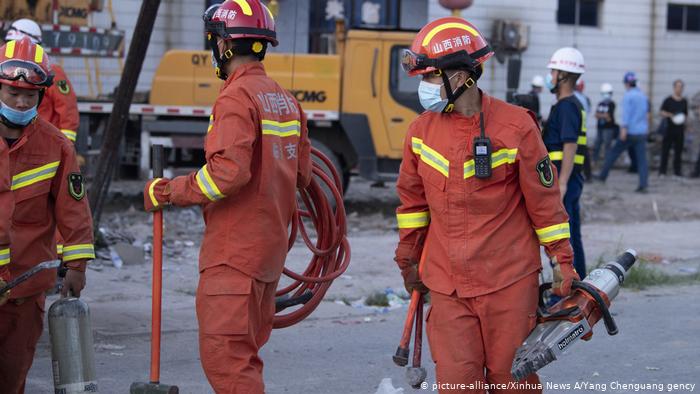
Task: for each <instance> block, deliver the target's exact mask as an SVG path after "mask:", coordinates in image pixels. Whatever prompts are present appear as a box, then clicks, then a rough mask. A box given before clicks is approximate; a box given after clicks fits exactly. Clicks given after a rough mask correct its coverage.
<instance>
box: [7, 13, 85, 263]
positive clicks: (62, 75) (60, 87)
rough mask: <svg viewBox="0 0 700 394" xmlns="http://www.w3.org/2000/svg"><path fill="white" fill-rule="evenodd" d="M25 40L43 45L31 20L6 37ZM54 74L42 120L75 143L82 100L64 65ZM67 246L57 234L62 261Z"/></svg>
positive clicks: (13, 27) (80, 161) (20, 22)
mask: <svg viewBox="0 0 700 394" xmlns="http://www.w3.org/2000/svg"><path fill="white" fill-rule="evenodd" d="M24 37H29V39H30V40H32V42H33V43H34V44H37V45H42V42H41V39H42V33H41V27H40V26H39V24H37V23H36V22H34V21H33V20H31V19H26V18H24V19H18V20H16V21H14V22H12V25H10V29H9V30H8V31H7V34H6V35H5V41H10V40H21V39H22V38H24ZM51 73H52V74H53V84H52V85H51V86H49V87H48V88H46V89H45V90H44V97H43V99H42V100H41V104H40V105H39V116H40V117H41V118H43V119H44V120H46V121H48V122H49V123H51V124H52V125H54V126H56V128H57V129H59V130H60V131H61V133H63V135H65V136H66V138H68V139H69V140H71V142H73V143H75V140H76V139H77V137H78V126H79V124H80V113H79V112H78V98H77V97H76V95H75V92H74V91H73V85H72V84H71V83H70V81H69V80H68V76H67V75H66V72H65V71H64V70H63V67H61V65H59V64H55V63H52V64H51ZM76 157H77V159H78V165H79V166H82V165H84V164H85V158H84V157H83V156H82V155H80V154H78V155H77V156H76ZM63 245H64V241H63V238H62V237H61V234H58V233H57V234H56V252H57V253H58V255H59V257H60V256H62V255H63Z"/></svg>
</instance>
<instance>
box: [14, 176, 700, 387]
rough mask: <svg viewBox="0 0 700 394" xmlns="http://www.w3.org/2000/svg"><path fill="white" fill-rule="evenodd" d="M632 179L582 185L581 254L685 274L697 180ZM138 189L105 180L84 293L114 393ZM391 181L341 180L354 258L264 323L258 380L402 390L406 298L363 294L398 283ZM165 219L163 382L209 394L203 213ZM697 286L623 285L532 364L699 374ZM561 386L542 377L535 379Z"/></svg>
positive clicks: (699, 246)
mask: <svg viewBox="0 0 700 394" xmlns="http://www.w3.org/2000/svg"><path fill="white" fill-rule="evenodd" d="M636 185H637V178H636V175H633V174H627V173H625V172H624V171H622V170H617V171H614V172H613V173H612V174H611V176H610V178H609V179H608V181H607V183H605V184H600V183H592V184H586V186H585V190H584V196H583V200H582V201H583V218H584V219H583V221H584V226H583V235H584V245H585V249H586V254H587V260H588V263H589V266H595V265H596V264H597V263H598V262H599V261H604V260H606V259H609V258H612V257H614V256H615V254H617V253H618V252H620V251H622V250H625V249H627V248H634V249H636V250H637V251H638V252H639V254H640V256H642V257H643V258H644V260H646V261H648V264H647V265H648V266H649V267H651V268H652V269H658V270H661V271H663V272H665V273H667V274H668V275H674V276H676V275H696V274H697V273H698V270H699V269H700V241H699V239H700V180H693V179H675V178H663V179H662V178H658V177H657V176H656V175H651V176H650V187H649V193H648V194H636V193H634V192H633V191H634V189H635V188H636ZM141 187H142V186H141V184H140V183H137V182H117V183H116V184H115V185H114V187H113V189H112V194H113V196H114V198H113V201H112V203H111V205H110V207H109V209H108V210H107V212H106V213H105V214H104V217H103V222H102V228H104V229H105V235H106V237H105V238H106V239H107V240H108V242H109V243H110V244H111V245H112V251H113V253H112V256H110V254H109V251H108V250H103V251H102V252H101V254H100V255H101V256H102V257H103V259H98V260H96V261H95V262H93V264H92V265H91V267H90V270H89V271H88V287H87V289H86V290H85V292H84V296H83V299H84V300H85V301H86V302H88V303H89V304H90V306H91V309H92V322H93V329H94V331H95V341H96V358H97V363H98V374H99V382H100V392H102V393H125V392H127V391H128V387H129V384H130V382H131V381H133V380H145V379H146V378H147V374H148V369H147V368H148V362H149V355H148V350H149V345H148V333H149V329H150V282H151V268H150V259H149V256H150V253H149V252H150V242H151V235H150V234H151V224H150V217H149V215H147V214H146V213H144V212H142V211H141V209H140V207H141V197H140V196H139V193H140V190H141ZM394 188H395V185H394V184H391V183H387V184H386V185H385V186H384V187H372V185H371V184H370V183H369V182H366V181H362V180H358V179H354V180H353V181H352V183H351V185H350V188H349V190H348V193H347V196H346V200H347V203H346V206H347V211H348V218H349V227H348V228H349V235H348V237H349V240H350V244H351V247H352V256H353V258H352V262H351V266H350V268H349V269H348V271H347V273H346V274H345V275H344V276H342V277H341V278H339V279H337V280H336V281H335V283H334V284H333V286H332V287H331V290H330V291H329V293H328V294H327V297H326V300H325V301H324V302H323V303H322V305H321V307H319V309H318V310H317V311H316V312H315V313H314V315H312V317H311V318H309V319H307V320H306V321H305V322H303V323H302V324H299V325H297V326H295V327H293V328H289V329H285V330H278V331H275V332H274V333H273V336H272V340H271V342H270V343H269V344H268V345H267V346H266V348H265V349H264V352H263V356H264V359H265V361H266V363H267V365H266V381H267V382H268V383H267V384H268V386H267V390H268V392H270V393H302V392H305V393H370V394H371V393H374V392H375V390H376V389H377V386H378V385H379V382H380V380H381V379H382V378H385V377H390V378H392V379H393V384H394V386H398V387H403V388H404V390H405V392H410V391H413V390H412V389H410V387H408V385H407V384H406V382H405V379H404V372H403V371H402V370H401V369H399V368H398V367H395V366H393V364H392V363H391V357H390V356H391V354H392V353H393V351H394V349H395V347H396V345H397V343H398V339H399V336H400V332H401V326H402V320H403V318H404V315H405V309H406V308H405V306H402V305H401V303H398V304H395V305H394V306H393V307H391V308H385V309H382V308H372V307H367V306H363V302H362V300H363V299H364V297H367V296H369V295H372V294H376V293H385V292H386V289H394V291H396V292H400V291H401V288H402V283H401V278H400V275H399V273H398V271H397V269H396V267H395V264H394V263H393V261H392V258H393V251H394V248H395V244H396V241H397V231H396V222H395V219H394V209H395V207H396V205H397V204H398V198H397V197H396V194H395V190H394ZM165 218H166V219H165V220H166V242H165V256H166V257H165V260H166V261H165V264H164V265H165V268H164V305H163V308H164V331H165V335H164V339H163V344H164V345H163V353H164V357H163V360H164V366H163V371H164V372H163V379H162V381H164V382H173V383H177V384H180V387H181V392H183V393H210V392H212V391H211V389H210V388H208V386H207V384H206V379H205V378H204V375H203V373H202V371H201V367H200V365H199V360H198V354H197V331H196V329H197V324H196V318H195V315H194V294H195V289H196V284H197V274H198V273H197V258H198V249H199V243H200V241H201V237H202V231H203V222H202V219H201V216H200V213H199V210H198V209H197V208H191V209H169V210H168V211H167V212H166V214H165ZM114 255H120V256H121V263H122V264H123V265H121V268H117V267H115V265H116V266H119V265H120V264H119V261H118V260H117V264H115V263H114V259H112V257H113V256H114ZM144 256H145V257H144ZM308 257H309V253H308V252H307V251H305V250H304V248H303V245H302V244H300V243H299V242H298V243H297V246H296V247H295V248H294V249H293V250H292V252H291V253H290V256H289V259H288V267H291V268H292V269H296V270H300V269H301V268H303V267H304V266H305V263H306V261H308ZM698 284H699V283H696V282H693V283H690V284H686V285H684V286H675V287H654V286H651V287H649V288H647V289H646V290H643V291H639V290H636V289H624V290H623V291H622V293H621V295H620V297H619V298H618V300H617V301H616V303H615V305H614V307H613V310H614V312H615V313H616V315H617V317H618V320H619V321H618V325H620V327H621V334H620V335H619V336H617V337H608V336H607V335H606V334H605V331H604V330H603V329H602V326H601V327H599V328H597V330H596V332H597V334H596V336H595V337H594V339H593V340H592V341H591V342H590V343H586V344H583V345H577V348H576V349H577V350H576V351H575V352H573V353H572V354H570V355H569V357H568V358H566V359H564V360H561V361H558V362H555V363H554V364H552V365H550V366H548V367H546V368H545V369H543V370H542V373H541V374H540V375H541V376H542V379H543V381H546V382H550V383H552V384H553V383H561V384H566V383H570V384H572V385H573V384H574V383H576V382H587V383H591V385H590V386H586V388H581V389H582V390H586V391H611V392H646V391H645V390H634V389H630V388H629V387H627V386H624V387H626V388H625V389H620V387H622V386H620V385H616V386H614V387H613V384H612V382H614V381H618V383H655V382H656V383H662V384H674V383H678V384H680V383H693V384H700V356H698V355H699V354H700V341H697V339H693V338H695V336H696V335H697V333H698V330H700V317H699V316H700V305H699V304H698V302H697V300H698V299H699V297H700V286H698ZM54 299H55V298H51V299H50V300H49V301H53V300H54ZM348 303H350V304H352V306H348V305H346V304H348ZM47 337H48V335H47V334H46V333H45V335H44V336H43V337H42V339H41V342H40V346H39V349H38V351H37V357H36V360H35V363H34V366H33V368H32V371H31V373H30V377H29V380H28V387H27V392H28V393H44V392H52V391H53V390H52V386H51V382H52V380H51V368H50V351H49V345H48V338H47ZM424 364H425V365H426V366H428V367H429V368H428V370H429V371H430V372H429V378H428V381H429V382H433V381H434V375H433V371H432V369H433V368H432V363H431V362H430V361H429V352H428V351H427V350H426V351H425V352H424ZM594 383H597V385H594ZM604 383H605V384H606V386H605V389H604V390H603V389H602V388H603V384H604ZM591 387H594V388H596V389H595V390H591V389H590V388H591ZM664 387H665V386H664ZM637 388H639V387H637ZM695 389H700V386H697V387H694V389H693V390H695ZM572 390H574V389H572V388H570V389H567V390H560V389H559V387H554V386H551V387H550V386H546V390H545V391H546V392H558V391H572ZM680 391H682V390H680ZM687 391H690V390H687Z"/></svg>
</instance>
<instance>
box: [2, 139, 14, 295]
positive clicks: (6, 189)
mask: <svg viewBox="0 0 700 394" xmlns="http://www.w3.org/2000/svg"><path fill="white" fill-rule="evenodd" d="M14 207H15V200H14V197H13V196H12V191H11V190H10V155H9V148H8V146H7V144H6V143H5V141H4V140H3V139H1V138H0V279H1V280H3V281H5V282H7V281H9V280H10V271H9V268H8V267H9V266H8V264H10V223H12V212H13V210H14ZM0 296H2V294H0Z"/></svg>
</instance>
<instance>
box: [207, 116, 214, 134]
mask: <svg viewBox="0 0 700 394" xmlns="http://www.w3.org/2000/svg"><path fill="white" fill-rule="evenodd" d="M213 128H214V114H211V115H209V127H207V134H209V132H210V131H211V129H213Z"/></svg>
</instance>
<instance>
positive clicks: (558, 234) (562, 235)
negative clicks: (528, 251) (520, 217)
mask: <svg viewBox="0 0 700 394" xmlns="http://www.w3.org/2000/svg"><path fill="white" fill-rule="evenodd" d="M535 233H537V238H539V239H540V243H541V244H546V243H549V242H553V241H558V240H560V239H566V238H570V237H571V234H570V232H569V223H568V222H567V223H561V224H555V225H554V226H549V227H545V228H540V229H535Z"/></svg>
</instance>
